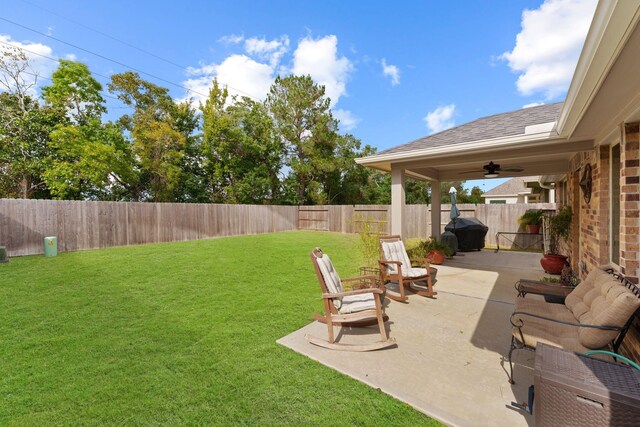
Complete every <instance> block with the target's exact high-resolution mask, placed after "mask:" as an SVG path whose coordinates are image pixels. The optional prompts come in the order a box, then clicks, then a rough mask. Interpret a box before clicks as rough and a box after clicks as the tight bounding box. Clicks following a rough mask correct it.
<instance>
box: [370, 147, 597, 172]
mask: <svg viewBox="0 0 640 427" xmlns="http://www.w3.org/2000/svg"><path fill="white" fill-rule="evenodd" d="M479 145H481V146H480V147H478V148H477V149H473V148H471V149H469V147H467V149H465V150H463V151H459V152H449V153H437V154H436V153H428V152H424V153H415V154H414V155H410V153H407V154H409V155H406V156H405V158H400V159H398V158H395V159H394V158H389V159H384V158H383V159H380V158H378V159H376V160H377V161H368V162H366V163H364V162H363V164H366V166H368V167H372V168H375V169H378V170H381V171H385V172H389V171H391V168H392V167H393V168H396V167H398V168H402V169H404V170H405V173H406V174H407V175H408V176H410V177H412V178H415V179H420V180H442V181H456V180H469V179H481V178H484V172H482V166H483V165H485V164H487V163H489V162H490V161H493V162H494V163H497V164H499V165H500V166H501V167H502V168H508V167H516V166H517V167H520V168H522V169H523V171H522V172H500V178H509V177H514V176H531V175H561V174H564V173H566V172H568V170H569V159H570V158H571V156H572V155H573V154H574V153H577V152H580V151H588V150H591V149H593V140H584V141H567V140H559V139H548V140H546V141H538V142H535V143H533V142H520V143H518V144H510V145H508V146H500V145H496V146H493V147H492V146H491V145H489V146H486V145H485V146H482V144H479ZM371 160H374V159H373V158H372V159H371ZM470 170H477V171H478V172H471V173H468V172H467V171H470Z"/></svg>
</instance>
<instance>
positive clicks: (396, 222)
mask: <svg viewBox="0 0 640 427" xmlns="http://www.w3.org/2000/svg"><path fill="white" fill-rule="evenodd" d="M404 181H405V175H404V169H402V168H399V167H394V166H391V234H398V235H400V236H402V237H403V238H404V237H405V235H404V231H405V226H404V206H405V188H404Z"/></svg>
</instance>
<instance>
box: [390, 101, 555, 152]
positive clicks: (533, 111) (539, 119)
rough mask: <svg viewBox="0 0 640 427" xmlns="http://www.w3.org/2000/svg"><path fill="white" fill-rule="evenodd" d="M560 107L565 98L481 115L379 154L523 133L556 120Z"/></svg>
mask: <svg viewBox="0 0 640 427" xmlns="http://www.w3.org/2000/svg"><path fill="white" fill-rule="evenodd" d="M561 108H562V102H557V103H554V104H545V105H539V106H536V107H529V108H523V109H521V110H516V111H511V112H508V113H502V114H495V115H493V116H488V117H481V118H479V119H476V120H474V121H472V122H469V123H465V124H463V125H460V126H456V127H454V128H451V129H447V130H443V131H442V132H438V133H436V134H433V135H429V136H425V137H423V138H420V139H416V140H415V141H412V142H409V143H407V144H403V145H399V146H397V147H393V148H390V149H388V150H384V151H381V152H379V153H378V154H393V153H403V152H407V151H413V150H422V149H426V148H434V147H442V146H447V145H455V144H461V143H464V142H471V141H481V140H485V139H493V138H501V137H507V136H516V135H524V133H525V128H526V127H527V126H532V125H538V124H542V123H550V122H553V121H555V120H557V119H558V116H559V115H560V109H561Z"/></svg>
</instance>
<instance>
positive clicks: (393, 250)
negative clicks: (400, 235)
mask: <svg viewBox="0 0 640 427" xmlns="http://www.w3.org/2000/svg"><path fill="white" fill-rule="evenodd" d="M382 252H383V253H384V259H386V260H388V261H400V262H401V263H402V270H403V271H404V270H405V269H407V268H411V261H409V257H408V256H407V250H406V249H405V247H404V243H403V242H402V240H398V241H396V242H384V241H383V242H382ZM387 273H388V274H398V266H397V265H396V264H387ZM403 275H404V273H403Z"/></svg>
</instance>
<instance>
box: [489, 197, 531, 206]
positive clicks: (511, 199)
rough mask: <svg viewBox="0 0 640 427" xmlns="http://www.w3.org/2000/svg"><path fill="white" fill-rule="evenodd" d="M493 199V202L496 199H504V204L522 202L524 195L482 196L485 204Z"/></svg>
mask: <svg viewBox="0 0 640 427" xmlns="http://www.w3.org/2000/svg"><path fill="white" fill-rule="evenodd" d="M492 200H493V201H494V202H493V203H495V202H496V201H504V202H505V203H506V204H509V205H511V204H514V203H524V197H522V198H519V197H512V196H495V197H490V196H488V197H485V198H484V203H485V205H488V204H491V201H492Z"/></svg>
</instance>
